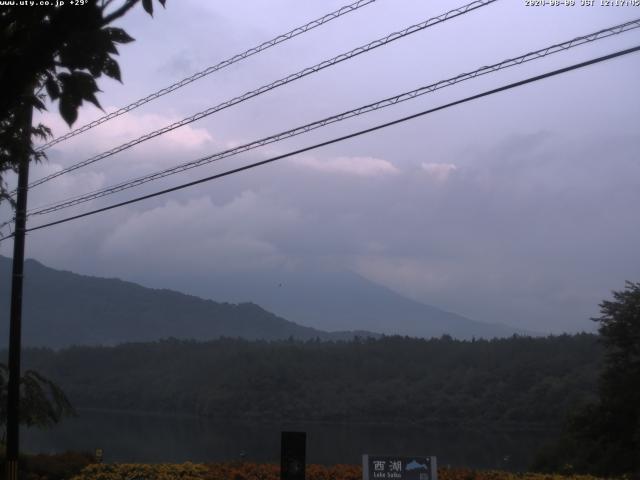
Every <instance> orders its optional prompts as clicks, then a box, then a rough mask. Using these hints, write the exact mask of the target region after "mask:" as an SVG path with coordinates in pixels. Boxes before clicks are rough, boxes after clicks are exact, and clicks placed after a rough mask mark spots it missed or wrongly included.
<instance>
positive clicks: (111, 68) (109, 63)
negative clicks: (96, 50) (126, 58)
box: [102, 57, 122, 83]
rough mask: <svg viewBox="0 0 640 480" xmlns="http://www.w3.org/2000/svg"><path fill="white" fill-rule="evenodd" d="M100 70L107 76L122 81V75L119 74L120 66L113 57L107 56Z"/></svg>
mask: <svg viewBox="0 0 640 480" xmlns="http://www.w3.org/2000/svg"><path fill="white" fill-rule="evenodd" d="M102 71H103V72H104V74H105V75H106V76H108V77H111V78H114V79H116V80H118V81H119V82H120V83H122V77H121V76H120V66H119V65H118V62H116V61H115V60H114V59H113V58H110V57H109V58H107V59H106V60H105V61H104V65H103V66H102Z"/></svg>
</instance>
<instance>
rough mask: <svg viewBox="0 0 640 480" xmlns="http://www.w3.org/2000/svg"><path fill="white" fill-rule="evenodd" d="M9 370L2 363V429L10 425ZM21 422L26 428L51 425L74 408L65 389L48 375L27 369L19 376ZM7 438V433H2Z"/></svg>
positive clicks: (0, 425)
mask: <svg viewBox="0 0 640 480" xmlns="http://www.w3.org/2000/svg"><path fill="white" fill-rule="evenodd" d="M8 377H9V369H8V368H7V366H6V365H4V364H0V428H2V429H3V431H4V428H5V427H6V424H7V383H8V382H7V381H8ZM20 405H21V409H20V423H21V424H23V425H26V426H27V427H32V426H36V427H41V428H42V427H48V426H51V425H55V424H56V423H58V422H59V421H60V420H61V419H62V417H64V416H73V415H75V414H76V413H75V410H74V409H73V407H72V406H71V403H70V402H69V400H68V399H67V397H66V395H65V394H64V392H63V391H62V389H61V388H60V387H59V386H58V385H56V384H55V383H53V382H52V381H51V380H49V379H48V378H46V377H44V376H42V375H40V374H39V373H37V372H35V371H33V370H28V371H26V372H25V373H24V375H23V376H22V377H21V378H20ZM2 440H3V441H4V434H3V435H2Z"/></svg>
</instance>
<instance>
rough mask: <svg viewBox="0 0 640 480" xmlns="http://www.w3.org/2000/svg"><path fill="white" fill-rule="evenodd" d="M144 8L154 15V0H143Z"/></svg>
mask: <svg viewBox="0 0 640 480" xmlns="http://www.w3.org/2000/svg"><path fill="white" fill-rule="evenodd" d="M142 8H144V9H145V11H146V12H147V13H148V14H149V15H151V16H152V17H153V0H142Z"/></svg>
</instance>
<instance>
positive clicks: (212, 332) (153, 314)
mask: <svg viewBox="0 0 640 480" xmlns="http://www.w3.org/2000/svg"><path fill="white" fill-rule="evenodd" d="M10 272H11V260H10V259H8V258H6V257H2V256H0V278H1V279H4V280H3V281H2V282H0V309H2V311H4V312H8V311H9V291H10V289H9V285H10V282H9V281H10ZM24 288H25V292H24V305H23V316H24V319H23V327H22V341H23V344H24V345H30V346H46V347H54V348H57V347H64V346H70V345H115V344H118V343H123V342H136V341H153V340H158V339H161V338H166V337H177V338H197V339H199V340H210V339H214V338H219V337H220V336H227V337H240V338H246V339H266V340H275V339H287V338H289V337H293V338H296V339H303V340H304V339H311V338H316V337H319V338H321V339H325V340H328V339H346V338H352V337H353V336H354V334H360V335H363V334H366V335H369V334H368V333H365V332H334V333H329V332H325V331H322V330H317V329H314V328H309V327H305V326H302V325H298V324H296V323H294V322H290V321H288V320H285V319H283V318H281V317H278V316H276V315H274V314H273V313H271V312H268V311H266V310H264V309H263V308H260V307H259V306H258V305H255V304H253V303H240V304H232V303H219V302H214V301H211V300H204V299H202V298H198V297H194V296H191V295H185V294H182V293H179V292H174V291H171V290H156V289H151V288H145V287H142V286H140V285H137V284H135V283H131V282H125V281H122V280H118V279H110V278H98V277H89V276H85V275H78V274H76V273H72V272H65V271H60V270H54V269H52V268H48V267H46V266H45V265H42V264H41V263H39V262H37V261H35V260H27V261H26V262H25V283H24ZM4 325H5V326H4V327H3V328H2V329H0V344H2V345H6V344H7V342H8V336H9V329H8V322H7V323H5V324H4ZM371 335H373V334H371Z"/></svg>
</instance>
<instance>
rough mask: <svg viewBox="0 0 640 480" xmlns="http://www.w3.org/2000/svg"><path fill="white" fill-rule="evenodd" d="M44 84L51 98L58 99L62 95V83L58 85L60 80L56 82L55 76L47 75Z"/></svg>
mask: <svg viewBox="0 0 640 480" xmlns="http://www.w3.org/2000/svg"><path fill="white" fill-rule="evenodd" d="M44 86H45V88H46V89H47V94H48V95H49V98H50V99H51V100H57V99H58V98H59V97H60V85H58V82H56V81H55V80H54V79H53V77H47V80H46V81H45V82H44Z"/></svg>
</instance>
